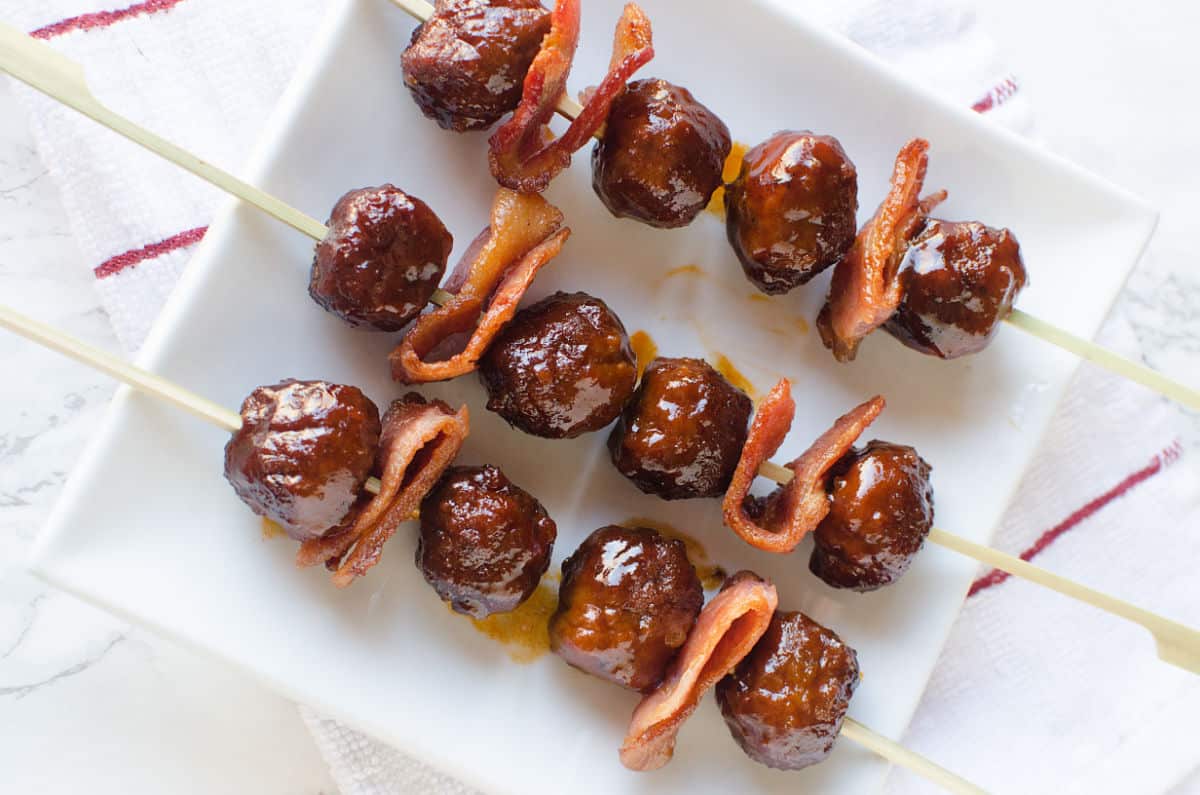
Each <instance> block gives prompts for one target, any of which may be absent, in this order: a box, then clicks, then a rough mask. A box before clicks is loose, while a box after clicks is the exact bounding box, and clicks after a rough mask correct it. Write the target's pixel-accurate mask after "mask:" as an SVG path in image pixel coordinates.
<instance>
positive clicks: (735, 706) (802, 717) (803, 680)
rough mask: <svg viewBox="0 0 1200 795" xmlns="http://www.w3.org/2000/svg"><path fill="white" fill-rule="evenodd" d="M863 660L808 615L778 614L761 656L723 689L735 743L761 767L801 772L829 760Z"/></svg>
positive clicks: (757, 651)
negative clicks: (860, 660)
mask: <svg viewBox="0 0 1200 795" xmlns="http://www.w3.org/2000/svg"><path fill="white" fill-rule="evenodd" d="M858 677H859V675H858V657H857V655H856V654H855V653H854V649H852V648H850V647H849V646H847V645H846V644H845V643H843V642H842V639H841V638H839V637H838V636H837V635H836V634H834V633H833V632H832V631H831V630H828V629H826V628H825V627H823V626H821V625H820V624H818V623H817V622H816V621H813V620H812V619H811V618H809V617H808V616H806V615H804V614H803V613H782V612H776V613H775V615H774V616H772V617H771V625H770V626H769V627H767V631H766V632H765V633H763V636H762V637H761V638H759V640H758V643H756V644H755V646H754V648H753V649H752V650H751V651H750V653H749V654H747V655H746V656H745V657H743V658H742V661H741V662H739V663H738V664H737V667H736V668H734V669H733V671H732V672H730V673H729V674H728V675H727V676H726V677H725V678H724V679H722V680H721V681H720V682H718V683H717V692H716V695H717V704H718V705H719V706H720V707H721V714H722V715H724V716H725V724H726V725H727V726H728V727H729V731H730V733H731V734H732V735H733V739H735V740H737V743H738V745H740V746H741V747H742V750H743V751H745V752H746V754H747V755H748V756H749V757H750V758H751V759H753V760H754V761H756V762H761V763H762V764H764V765H766V766H767V767H773V768H776V769H779V770H799V769H801V768H804V767H808V766H809V765H815V764H816V763H817V762H820V761H821V760H822V759H824V758H825V757H826V756H828V755H829V752H830V750H832V748H833V743H834V740H836V739H837V736H838V733H839V732H841V730H842V719H843V718H844V717H845V715H846V708H847V707H848V706H849V705H850V698H851V696H853V695H854V689H855V688H856V687H858Z"/></svg>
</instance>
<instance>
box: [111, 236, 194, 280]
mask: <svg viewBox="0 0 1200 795" xmlns="http://www.w3.org/2000/svg"><path fill="white" fill-rule="evenodd" d="M207 231H208V227H207V226H198V227H196V228H195V229H189V230H187V231H186V232H180V233H179V234H177V235H172V236H171V237H168V238H167V239H166V240H160V241H158V242H157V243H151V244H149V245H146V246H142V247H141V248H133V249H130V250H129V251H126V252H125V253H123V254H118V255H117V256H115V257H112V258H111V259H107V260H105V261H104V262H102V263H100V264H99V265H97V266H96V267H95V269H94V270H93V272H94V273H95V274H96V278H97V279H103V278H106V277H108V276H112V275H113V274H114V273H120V272H121V271H123V270H125V269H126V268H132V267H133V266H134V265H138V264H140V263H142V262H145V261H146V260H148V259H154V258H155V257H161V256H162V255H163V254H167V253H170V252H172V251H177V250H179V249H181V248H187V247H188V246H194V245H195V244H197V243H199V242H200V239H201V238H202V237H204V233H205V232H207Z"/></svg>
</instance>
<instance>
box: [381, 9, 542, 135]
mask: <svg viewBox="0 0 1200 795" xmlns="http://www.w3.org/2000/svg"><path fill="white" fill-rule="evenodd" d="M549 32H550V12H549V11H547V10H546V9H545V8H543V7H542V5H541V3H539V2H538V0H438V1H437V5H436V6H435V8H434V13H433V16H432V17H430V18H429V20H428V21H426V22H424V23H422V24H421V25H420V26H418V27H417V29H416V30H415V31H413V35H412V41H411V42H410V44H409V45H408V49H406V50H405V51H404V54H403V55H402V56H401V58H400V64H401V67H402V68H403V70H404V84H405V85H406V86H408V90H409V91H410V92H411V93H412V96H413V99H414V100H416V102H417V105H418V107H420V108H421V112H422V113H424V114H425V115H426V116H428V117H429V118H431V119H433V120H434V121H436V122H437V123H438V126H439V127H442V128H443V129H446V130H456V131H458V132H463V131H466V130H483V129H487V128H488V127H490V126H492V125H493V124H495V123H496V122H497V121H499V119H500V117H501V116H503V115H504V114H505V113H508V112H509V111H510V110H513V109H514V108H516V106H517V103H518V102H519V101H520V99H521V87H522V84H523V82H524V80H525V73H526V72H528V71H529V65H530V64H531V63H532V62H533V58H534V56H536V55H537V53H538V49H539V48H540V46H541V43H542V38H543V37H544V36H545V35H546V34H547V33H549Z"/></svg>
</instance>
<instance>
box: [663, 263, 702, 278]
mask: <svg viewBox="0 0 1200 795" xmlns="http://www.w3.org/2000/svg"><path fill="white" fill-rule="evenodd" d="M684 275H694V276H703V275H704V269H703V268H701V267H700V266H699V265H680V266H678V267H676V268H671V270H669V271H667V274H666V276H664V277H663V278H664V279H670V278H671V277H672V276H684Z"/></svg>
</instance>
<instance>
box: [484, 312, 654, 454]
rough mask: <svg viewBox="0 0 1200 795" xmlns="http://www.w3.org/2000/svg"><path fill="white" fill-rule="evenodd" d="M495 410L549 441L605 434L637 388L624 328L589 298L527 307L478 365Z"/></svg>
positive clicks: (633, 358) (509, 325)
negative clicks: (603, 430)
mask: <svg viewBox="0 0 1200 795" xmlns="http://www.w3.org/2000/svg"><path fill="white" fill-rule="evenodd" d="M479 377H480V380H482V381H483V385H484V387H485V388H486V389H487V393H488V402H487V407H488V409H489V410H491V411H494V412H496V413H497V414H499V415H500V416H501V417H503V418H504V419H505V420H507V421H508V424H509V425H512V426H513V427H515V428H520V429H521V430H523V431H525V432H526V433H531V434H533V435H534V436H542V437H545V438H547V439H570V438H573V437H576V436H579V435H580V434H583V433H588V432H589V431H598V430H600V429H601V428H603V427H604V426H605V425H608V424H609V423H610V422H612V421H613V420H615V419H616V418H617V415H618V414H620V413H621V409H622V408H624V407H625V404H626V402H628V401H629V397H630V396H631V395H632V394H633V388H634V386H635V385H636V384H637V360H636V358H635V357H634V354H633V348H631V347H630V345H629V336H628V335H627V334H626V333H625V326H623V325H622V324H621V320H620V318H618V317H617V316H616V315H615V314H614V313H613V311H612V310H611V309H609V308H608V305H607V304H605V303H604V302H603V301H601V300H600V299H599V298H593V297H592V296H590V295H588V294H586V293H561V292H560V293H555V294H554V295H552V296H550V297H548V298H543V299H542V300H541V301H538V302H537V303H536V304H533V305H532V306H530V307H528V308H527V309H522V310H521V311H520V312H518V313H517V316H516V317H514V318H513V320H512V322H511V323H509V324H508V326H506V327H505V328H504V330H503V331H501V332H500V334H499V336H498V337H497V338H496V341H495V342H493V343H492V346H491V348H489V349H488V352H487V354H486V355H485V356H484V357H483V359H482V361H481V362H480V364H479Z"/></svg>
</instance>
